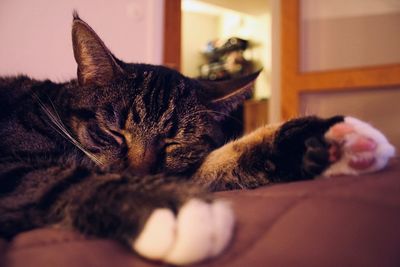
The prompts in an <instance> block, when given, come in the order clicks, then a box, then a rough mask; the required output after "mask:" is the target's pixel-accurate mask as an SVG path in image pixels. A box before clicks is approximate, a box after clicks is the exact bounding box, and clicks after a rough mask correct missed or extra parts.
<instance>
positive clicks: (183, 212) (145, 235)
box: [132, 198, 234, 265]
mask: <svg viewBox="0 0 400 267" xmlns="http://www.w3.org/2000/svg"><path fill="white" fill-rule="evenodd" d="M233 226H234V216H233V212H232V210H231V208H230V206H229V203H227V202H225V201H221V200H217V201H214V202H210V203H208V202H205V201H203V200H200V199H197V198H194V199H191V200H189V201H188V202H186V203H185V204H184V205H183V206H182V207H181V208H180V209H179V211H178V214H177V215H175V214H174V213H173V211H172V210H170V209H167V208H159V209H155V210H154V211H153V213H152V214H151V215H150V217H149V219H148V220H147V222H146V224H145V226H144V228H143V230H142V232H141V233H140V235H139V236H138V238H136V240H135V241H134V242H133V244H132V247H133V249H134V250H135V251H136V252H138V253H139V254H140V255H142V256H144V257H146V258H149V259H153V260H159V261H164V262H166V263H169V264H174V265H185V264H191V263H195V262H199V261H202V260H205V259H208V258H211V257H214V256H216V255H218V254H219V253H220V252H222V250H224V248H225V247H226V246H227V245H228V243H229V241H230V239H231V237H232V233H233Z"/></svg>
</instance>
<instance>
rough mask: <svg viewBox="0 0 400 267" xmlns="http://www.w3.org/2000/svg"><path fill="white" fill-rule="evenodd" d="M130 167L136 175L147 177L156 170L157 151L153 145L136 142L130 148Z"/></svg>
mask: <svg viewBox="0 0 400 267" xmlns="http://www.w3.org/2000/svg"><path fill="white" fill-rule="evenodd" d="M128 158H129V167H130V170H131V171H132V172H133V173H134V174H138V175H146V174H151V173H154V172H155V170H156V166H155V164H156V162H157V151H156V147H155V146H154V145H152V144H143V143H141V142H134V143H132V144H130V146H129V153H128Z"/></svg>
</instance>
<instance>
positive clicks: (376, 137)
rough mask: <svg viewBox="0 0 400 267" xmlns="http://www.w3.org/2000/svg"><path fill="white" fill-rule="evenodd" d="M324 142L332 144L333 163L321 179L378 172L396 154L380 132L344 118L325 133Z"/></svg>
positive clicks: (331, 157) (364, 124)
mask: <svg viewBox="0 0 400 267" xmlns="http://www.w3.org/2000/svg"><path fill="white" fill-rule="evenodd" d="M325 139H326V140H327V141H328V143H330V144H331V147H330V149H329V160H330V161H331V162H332V164H331V165H330V166H329V168H327V169H326V170H325V171H324V173H323V175H324V176H332V175H339V174H352V175H356V174H361V173H367V172H373V171H377V170H380V169H382V168H384V167H385V166H386V165H387V162H388V160H389V159H390V158H391V157H393V156H394V154H395V148H394V147H393V146H392V145H391V144H390V143H389V142H388V140H387V139H386V137H385V136H384V135H383V134H382V133H381V132H380V131H378V130H377V129H375V128H374V127H372V126H371V125H369V124H368V123H366V122H363V121H360V120H358V119H355V118H352V117H345V118H344V121H343V122H341V123H337V124H335V125H334V126H332V127H331V128H330V129H329V130H328V131H327V132H326V133H325Z"/></svg>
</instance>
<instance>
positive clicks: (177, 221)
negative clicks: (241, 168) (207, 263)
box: [69, 177, 234, 265]
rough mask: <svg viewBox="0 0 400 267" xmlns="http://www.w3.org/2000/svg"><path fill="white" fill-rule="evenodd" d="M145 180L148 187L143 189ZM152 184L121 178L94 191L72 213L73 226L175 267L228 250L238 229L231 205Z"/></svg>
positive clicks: (181, 187)
mask: <svg viewBox="0 0 400 267" xmlns="http://www.w3.org/2000/svg"><path fill="white" fill-rule="evenodd" d="M143 179H147V180H148V183H147V184H146V185H145V186H138V183H139V184H140V183H143V182H142V181H140V180H143ZM138 181H139V182H138ZM151 183H152V181H151V177H147V178H143V177H139V178H126V177H122V178H121V179H117V180H115V181H108V182H106V183H104V184H102V185H100V186H98V187H97V188H95V190H93V189H90V190H89V191H93V194H90V195H89V196H87V197H85V199H84V200H82V201H80V203H75V204H77V205H75V207H72V208H70V209H69V212H70V213H69V217H70V219H69V221H70V224H71V226H72V227H73V228H75V229H77V230H79V231H80V232H83V233H86V234H90V235H94V236H98V237H107V238H112V239H116V240H119V241H121V242H122V243H124V244H125V245H127V246H128V247H130V248H131V249H133V250H134V251H136V252H137V253H138V254H140V255H141V256H143V257H145V258H148V259H152V260H157V261H163V262H166V263H170V264H174V265H184V264H191V263H194V262H199V261H202V260H204V259H207V258H211V257H214V256H216V255H217V254H219V253H220V252H221V251H222V250H223V249H224V248H225V247H226V246H227V244H228V243H229V241H230V239H231V236H232V233H233V226H234V217H233V212H232V211H231V209H230V206H229V204H228V203H226V202H224V201H222V200H214V199H211V198H209V197H208V196H206V195H204V193H202V192H201V191H199V190H197V188H195V187H193V186H190V185H187V184H183V183H178V182H163V184H159V183H158V182H156V183H157V184H159V185H157V186H149V184H151Z"/></svg>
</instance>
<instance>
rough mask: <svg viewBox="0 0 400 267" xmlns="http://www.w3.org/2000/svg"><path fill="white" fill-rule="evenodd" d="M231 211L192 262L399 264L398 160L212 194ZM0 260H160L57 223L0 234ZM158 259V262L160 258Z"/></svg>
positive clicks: (139, 262) (59, 264)
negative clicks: (214, 249)
mask: <svg viewBox="0 0 400 267" xmlns="http://www.w3.org/2000/svg"><path fill="white" fill-rule="evenodd" d="M218 195H219V196H221V197H224V198H226V199H229V200H230V201H231V202H232V205H233V207H234V209H235V213H236V216H237V227H236V233H235V237H234V240H233V241H232V244H231V246H230V247H229V248H228V249H227V250H226V251H225V253H224V254H222V255H221V256H219V257H218V258H216V259H214V260H211V261H208V262H204V263H202V264H198V266H214V267H216V266H230V267H235V266H237V267H239V266H240V267H243V266H273V267H279V266H282V267H283V266H285V267H288V266H296V267H301V266H304V267H313V266H324V267H329V266H332V267H333V266H335V267H336V266H352V267H357V266H360V267H361V266H362V267H367V266H374V267H376V266H396V267H398V266H400V161H399V159H395V160H394V161H392V162H391V164H390V165H389V167H388V168H387V169H385V170H384V171H381V172H378V173H374V174H369V175H363V176H358V177H350V176H341V177H334V178H329V179H324V178H323V179H317V180H314V181H305V182H296V183H289V184H280V185H273V186H267V187H263V188H259V189H256V190H251V191H231V192H221V193H218ZM0 260H1V262H0V266H5V267H11V266H13V267H17V266H18V267H20V266H21V267H22V266H24V267H25V266H41V267H42V266H43V267H44V266H57V267H64V266H65V267H67V266H68V267H70V266H76V267H80V266H85V267H86V266H113V267H117V266H138V267H145V266H158V265H160V263H151V262H148V261H146V260H143V259H141V258H140V257H138V256H137V255H135V254H133V253H132V252H130V251H128V250H127V249H125V248H124V247H122V246H120V245H118V244H117V243H115V242H113V241H109V240H95V239H88V238H85V237H83V236H81V235H79V234H77V233H72V232H68V231H64V230H57V229H38V230H35V231H30V232H26V233H22V234H20V235H18V236H17V237H15V238H14V240H12V241H11V242H9V243H6V242H5V241H1V240H0ZM161 265H162V264H161Z"/></svg>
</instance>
